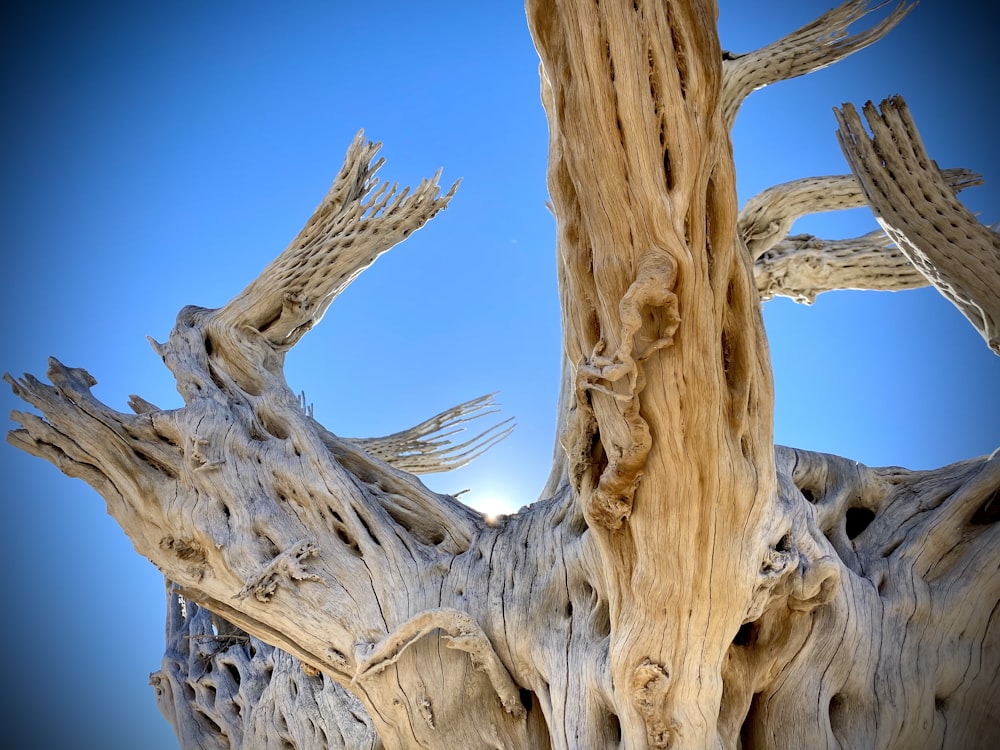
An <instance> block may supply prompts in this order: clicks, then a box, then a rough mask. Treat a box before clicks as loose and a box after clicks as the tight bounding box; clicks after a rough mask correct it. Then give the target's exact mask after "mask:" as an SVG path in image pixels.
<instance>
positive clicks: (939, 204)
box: [836, 96, 1000, 354]
mask: <svg viewBox="0 0 1000 750" xmlns="http://www.w3.org/2000/svg"><path fill="white" fill-rule="evenodd" d="M836 112H837V119H838V121H839V124H840V127H839V130H838V131H837V137H838V139H839V141H840V144H841V148H842V149H843V151H844V155H845V156H846V157H847V161H848V162H849V163H850V165H851V169H852V170H853V172H854V174H855V175H856V176H857V178H858V182H859V183H860V184H861V187H862V189H863V190H864V192H865V197H866V199H867V201H868V203H869V205H870V206H871V207H872V211H873V212H874V214H875V216H876V218H877V219H878V221H879V224H881V225H882V228H883V229H885V231H886V234H888V235H889V236H890V237H891V238H892V239H893V241H894V242H895V243H896V246H897V247H898V248H899V249H900V251H901V252H903V253H904V254H905V255H906V257H907V258H909V259H910V262H911V263H913V265H914V266H916V267H917V269H918V270H919V271H920V272H921V273H923V274H924V275H925V276H926V277H927V279H928V280H929V281H930V282H931V283H932V284H933V285H934V286H935V287H937V288H938V290H940V292H941V293H942V294H943V295H944V296H945V297H947V298H948V299H949V300H950V301H951V302H952V303H953V304H954V305H955V306H956V307H957V308H958V309H959V310H961V311H962V314H963V315H965V317H966V318H968V319H969V322H971V323H972V325H973V326H975V328H976V330H977V331H979V333H980V334H981V335H982V337H983V338H984V339H985V340H986V344H987V346H989V348H990V349H991V350H992V351H993V352H994V353H995V354H1000V235H998V234H997V233H996V232H994V231H992V230H991V229H989V228H988V227H985V226H983V225H982V224H980V223H979V222H978V221H977V220H976V218H975V217H974V216H973V215H972V214H971V213H970V212H969V210H968V209H967V208H965V206H963V205H962V204H961V203H960V202H959V201H958V200H957V199H956V198H955V196H954V194H953V193H952V191H951V190H950V189H949V188H948V185H947V184H946V183H945V182H944V180H943V179H942V178H941V175H940V173H939V172H938V169H937V165H936V164H935V163H934V162H933V161H931V159H930V158H929V157H928V156H927V152H926V151H925V150H924V145H923V142H922V141H921V139H920V135H919V133H918V132H917V128H916V125H915V124H914V122H913V118H912V116H911V115H910V112H909V109H908V108H907V107H906V102H904V101H903V99H902V97H899V96H895V97H892V98H890V99H886V100H884V101H883V102H882V103H881V105H880V106H879V108H878V109H876V108H875V105H874V104H873V103H872V102H868V103H867V104H866V105H865V107H864V113H865V119H866V120H867V122H868V126H869V127H870V128H871V130H872V134H871V136H869V135H868V133H867V132H866V131H865V129H864V125H863V124H862V122H861V118H860V117H859V115H858V113H857V110H856V109H855V108H854V107H853V106H851V105H850V104H845V105H844V106H843V108H842V109H839V110H837V111H836Z"/></svg>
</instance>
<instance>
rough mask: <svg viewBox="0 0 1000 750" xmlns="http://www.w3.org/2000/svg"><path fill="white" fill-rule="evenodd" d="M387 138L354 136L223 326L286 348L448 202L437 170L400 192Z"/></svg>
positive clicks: (225, 313)
mask: <svg viewBox="0 0 1000 750" xmlns="http://www.w3.org/2000/svg"><path fill="white" fill-rule="evenodd" d="M380 147H381V144H380V143H372V142H370V141H368V142H365V140H364V134H363V132H359V133H358V134H357V136H355V138H354V141H353V142H352V143H351V145H350V147H349V148H348V150H347V155H346V156H345V158H344V166H343V167H342V168H341V170H340V174H338V175H337V178H336V179H335V180H334V181H333V185H332V186H331V187H330V190H329V192H328V193H327V194H326V197H325V198H324V199H323V201H322V203H320V205H319V207H318V208H317V209H316V211H315V212H314V213H313V215H312V217H311V218H310V219H309V221H308V222H307V223H306V225H305V227H304V228H303V229H302V231H301V232H299V234H298V236H297V237H296V238H295V239H294V240H293V241H292V243H291V245H289V246H288V248H287V249H286V250H285V251H284V252H283V253H282V254H281V255H279V256H278V257H277V258H275V259H274V260H273V261H272V262H271V263H270V264H269V265H268V266H267V267H266V268H265V269H264V270H263V271H262V272H261V274H260V276H258V277H257V279H255V280H254V281H253V282H251V284H250V285H249V286H248V287H247V288H246V289H244V290H243V292H242V293H241V294H239V295H238V296H236V297H235V298H234V299H233V300H232V301H231V302H229V303H228V304H227V305H226V306H225V307H223V308H222V309H220V310H219V311H218V312H217V313H216V316H217V325H219V326H222V327H229V328H232V329H234V330H240V329H243V328H250V329H253V330H256V331H258V332H259V333H261V334H262V335H263V336H264V338H265V339H266V340H267V341H269V342H271V344H272V345H273V346H275V347H277V348H278V349H280V350H287V349H289V348H291V347H292V346H294V345H295V343H296V342H297V341H298V340H299V339H300V338H301V337H302V336H303V334H305V333H306V331H308V330H309V329H310V328H311V327H312V326H313V325H315V324H316V323H318V322H319V320H320V319H321V318H322V317H323V313H324V312H326V308H327V307H328V306H329V305H330V303H331V302H332V301H333V299H334V298H335V297H336V296H337V295H338V294H340V293H341V292H342V291H343V290H344V289H345V288H346V287H347V286H348V285H349V284H350V283H351V282H352V281H353V280H354V279H355V278H356V277H357V275H358V274H359V273H361V272H362V271H363V270H364V269H366V268H368V266H370V265H371V264H372V263H373V262H375V259H376V258H378V256H380V255H381V254H382V253H384V252H385V251H386V250H388V249H389V248H391V247H392V246H393V245H395V244H396V243H398V242H400V241H401V240H403V239H404V238H406V237H407V236H409V235H410V234H411V233H412V232H414V231H416V230H417V229H419V228H420V227H422V226H423V225H424V224H425V223H426V222H427V221H429V220H430V219H431V218H432V217H433V216H434V215H435V214H436V213H437V212H438V211H440V210H441V209H442V208H444V207H445V206H447V204H448V201H449V200H450V199H451V197H452V196H453V195H454V194H455V190H456V188H457V187H458V183H457V182H456V183H455V184H454V185H452V187H451V189H450V190H449V191H448V193H447V194H446V195H445V196H444V197H441V196H440V193H439V187H438V178H439V177H440V171H439V172H438V174H436V175H434V177H433V178H432V179H430V180H423V181H422V182H421V183H420V185H418V186H417V188H416V190H414V191H413V193H412V194H410V188H404V189H403V190H402V191H401V192H397V185H395V184H393V185H392V186H390V185H389V183H387V182H382V181H380V180H379V179H378V178H377V177H376V176H375V175H376V173H377V172H378V170H379V168H380V167H381V166H382V164H383V163H384V160H383V159H379V160H378V161H374V159H375V155H376V154H377V153H378V150H379V148H380Z"/></svg>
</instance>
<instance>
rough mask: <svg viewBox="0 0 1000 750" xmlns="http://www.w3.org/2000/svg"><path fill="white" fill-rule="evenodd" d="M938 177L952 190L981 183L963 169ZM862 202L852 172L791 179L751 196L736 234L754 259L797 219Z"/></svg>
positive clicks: (863, 196) (766, 249)
mask: <svg viewBox="0 0 1000 750" xmlns="http://www.w3.org/2000/svg"><path fill="white" fill-rule="evenodd" d="M941 179H942V180H943V181H944V182H945V183H946V184H947V185H948V186H949V187H950V188H951V190H952V191H955V192H957V191H959V190H964V189H965V188H968V187H973V186H975V185H982V184H983V178H982V176H981V175H978V174H975V173H974V172H970V171H968V170H966V169H945V170H942V171H941ZM865 205H867V201H866V199H865V194H864V192H863V191H862V189H861V185H859V184H858V180H857V179H856V178H855V177H854V175H851V174H845V175H833V176H829V177H806V178H803V179H799V180H792V181H791V182H783V183H781V184H780V185H774V186H773V187H769V188H767V189H766V190H763V191H761V192H760V193H757V195H755V196H753V197H752V198H750V200H748V201H747V202H746V203H745V204H744V205H743V208H742V209H740V217H739V222H738V227H739V233H740V236H741V237H742V238H743V241H744V242H745V243H746V245H747V249H748V250H749V251H750V257H751V258H753V260H754V261H757V260H758V259H759V258H760V257H761V256H762V255H763V254H764V253H765V252H767V251H768V250H770V249H771V248H772V247H774V246H775V245H776V244H778V243H779V242H780V241H781V240H783V239H784V238H785V237H787V236H788V232H789V230H791V228H792V224H794V223H795V221H796V219H799V218H801V217H803V216H806V215H808V214H818V213H824V212H827V211H840V210H843V209H848V208H860V207H862V206H865Z"/></svg>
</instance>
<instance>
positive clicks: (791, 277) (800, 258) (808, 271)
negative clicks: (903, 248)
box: [753, 229, 928, 304]
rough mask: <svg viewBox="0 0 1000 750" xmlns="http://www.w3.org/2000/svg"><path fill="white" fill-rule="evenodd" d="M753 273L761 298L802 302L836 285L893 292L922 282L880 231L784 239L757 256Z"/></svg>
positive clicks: (919, 276) (808, 301) (921, 276)
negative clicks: (829, 237) (843, 236)
mask: <svg viewBox="0 0 1000 750" xmlns="http://www.w3.org/2000/svg"><path fill="white" fill-rule="evenodd" d="M753 273H754V280H755V281H756V283H757V290H758V291H759V292H760V297H761V300H762V301H763V300H768V299H771V298H772V297H789V298H791V299H793V300H795V301H796V302H804V303H806V304H812V303H813V302H814V301H815V300H816V296H817V295H819V294H822V293H823V292H831V291H836V290H840V289H870V290H875V291H884V292H897V291H902V290H904V289H918V288H920V287H923V286H927V284H928V282H927V279H926V278H925V277H924V276H923V274H921V273H920V272H919V271H917V269H916V268H914V267H913V264H912V263H910V261H909V259H907V257H906V256H905V255H903V254H902V253H901V252H899V250H897V249H896V246H895V244H894V243H893V242H892V240H890V239H889V237H888V236H887V235H886V233H885V232H883V231H882V230H881V229H877V230H875V231H874V232H869V233H868V234H866V235H863V236H861V237H855V238H853V239H849V240H824V239H820V238H818V237H814V236H812V235H809V234H798V235H794V236H792V237H786V238H785V239H783V240H781V241H780V242H778V243H777V244H776V245H774V246H773V247H771V248H770V249H769V250H767V251H765V252H764V254H763V255H761V256H760V257H759V258H758V259H757V261H756V262H755V263H754V267H753Z"/></svg>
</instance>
